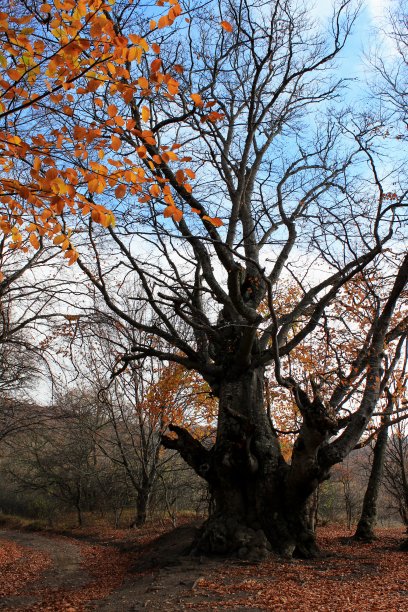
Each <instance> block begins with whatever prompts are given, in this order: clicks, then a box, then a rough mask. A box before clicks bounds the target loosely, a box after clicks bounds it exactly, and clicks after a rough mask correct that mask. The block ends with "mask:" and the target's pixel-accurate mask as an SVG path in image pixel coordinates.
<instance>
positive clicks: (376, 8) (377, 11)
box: [366, 0, 391, 21]
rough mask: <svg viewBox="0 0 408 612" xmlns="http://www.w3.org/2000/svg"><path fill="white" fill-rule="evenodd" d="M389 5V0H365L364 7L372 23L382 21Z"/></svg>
mask: <svg viewBox="0 0 408 612" xmlns="http://www.w3.org/2000/svg"><path fill="white" fill-rule="evenodd" d="M390 5H391V2H390V0H366V6H367V9H368V12H369V14H370V17H371V19H372V21H378V20H380V21H383V20H384V18H385V17H386V15H387V11H388V9H389V7H390Z"/></svg>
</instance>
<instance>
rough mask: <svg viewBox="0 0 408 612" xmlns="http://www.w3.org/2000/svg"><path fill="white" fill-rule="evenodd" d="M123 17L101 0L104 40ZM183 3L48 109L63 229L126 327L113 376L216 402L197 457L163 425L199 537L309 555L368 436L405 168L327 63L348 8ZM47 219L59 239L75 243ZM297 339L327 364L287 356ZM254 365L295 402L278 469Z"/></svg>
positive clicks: (127, 25)
mask: <svg viewBox="0 0 408 612" xmlns="http://www.w3.org/2000/svg"><path fill="white" fill-rule="evenodd" d="M141 9H142V5H141ZM138 10H139V9H138V7H137V5H124V6H123V7H122V8H121V9H117V10H116V8H115V9H113V10H112V11H109V12H106V13H104V19H105V20H108V21H109V23H110V24H112V27H113V28H114V31H115V33H116V35H117V37H118V40H121V41H125V42H126V41H128V38H127V36H128V35H129V32H132V31H134V30H137V31H139V32H140V31H141V26H140V24H141V22H142V17H143V13H141V12H140V10H139V12H138ZM184 10H185V11H186V12H187V13H188V17H187V19H186V21H183V20H182V21H180V22H179V26H178V29H174V27H173V29H171V30H167V29H164V30H163V29H162V28H160V27H159V29H157V28H156V25H155V24H152V25H151V33H150V35H149V36H150V38H149V45H150V48H151V49H152V50H154V53H155V59H153V61H152V62H151V59H152V58H150V57H149V56H148V55H144V56H143V58H142V59H141V61H140V62H139V63H138V62H133V61H130V60H129V59H128V60H126V61H125V66H124V69H123V70H120V77H119V79H116V81H115V84H114V87H112V84H111V82H110V80H109V78H107V79H102V80H101V81H100V82H99V84H98V87H97V91H94V92H93V91H92V88H91V89H90V88H89V87H88V86H87V85H86V83H85V87H84V88H83V89H84V92H83V94H82V91H83V90H82V89H81V78H80V76H78V80H77V83H76V84H77V86H78V87H79V89H77V95H76V97H75V95H73V94H72V99H73V101H74V103H75V104H73V106H74V108H75V110H74V112H73V113H65V114H64V115H58V113H54V115H53V116H52V129H53V130H54V133H57V132H58V130H59V131H61V132H62V133H63V134H66V135H67V134H68V135H70V134H72V140H71V141H69V139H65V141H64V142H65V144H64V146H63V147H62V146H61V147H59V148H57V149H56V150H55V155H56V158H57V159H58V164H56V165H55V168H58V171H57V170H56V171H57V174H58V173H60V175H61V177H62V179H63V180H65V181H71V183H72V182H73V180H72V177H74V181H76V183H75V190H76V197H77V198H78V200H79V202H80V207H82V213H84V214H86V213H87V212H89V211H92V215H91V218H90V219H89V217H88V218H85V221H86V219H89V222H87V224H86V225H82V226H81V216H80V218H79V220H78V228H77V229H78V230H79V229H81V228H82V229H81V231H82V232H84V228H85V227H86V231H87V233H88V234H87V235H88V240H87V242H88V246H87V248H86V249H84V248H81V247H78V252H79V253H81V255H80V257H79V259H78V265H79V267H80V269H81V270H82V271H83V272H84V274H85V275H86V276H87V278H88V279H89V281H90V282H91V283H92V284H93V286H94V287H95V288H96V289H97V290H98V291H99V292H100V293H101V295H102V296H103V298H104V300H105V303H106V305H107V306H108V307H109V309H110V310H111V311H112V312H113V313H114V314H115V316H117V317H119V318H121V319H122V320H123V321H125V322H126V323H127V324H128V325H130V326H132V327H134V328H135V329H136V330H138V331H140V332H143V333H141V334H140V335H139V336H138V337H136V341H135V342H134V343H132V344H131V345H129V347H128V349H127V350H126V351H124V353H123V355H122V362H121V365H120V366H119V367H118V370H120V369H122V368H123V367H125V366H126V365H127V364H129V363H130V362H133V361H138V360H143V359H145V358H146V357H153V358H157V359H160V360H164V361H166V360H167V361H173V362H176V363H179V364H181V365H183V366H185V367H186V368H188V369H191V370H195V371H197V372H198V373H200V374H201V375H202V377H203V378H204V379H205V380H206V381H207V383H208V384H209V386H210V388H211V393H212V394H213V396H215V397H216V398H218V415H217V431H216V440H215V443H214V445H213V446H212V447H211V448H208V447H207V446H204V445H202V444H201V442H200V441H199V440H197V439H195V438H194V437H193V436H192V435H191V433H189V432H188V431H187V430H185V429H183V428H181V427H179V426H170V430H171V431H172V432H173V434H172V435H171V436H170V435H167V436H164V437H163V439H162V442H163V444H164V446H166V447H167V448H171V449H176V450H178V451H179V452H180V454H181V456H182V457H183V458H184V459H185V460H186V461H187V463H188V464H189V465H190V466H191V467H193V468H194V470H195V471H196V472H197V473H198V474H199V475H200V476H202V477H203V478H204V479H205V480H206V481H207V482H208V485H209V487H210V490H211V494H212V497H213V504H212V508H213V510H212V513H211V515H210V517H209V519H208V521H207V522H206V523H205V525H204V526H203V529H202V530H201V533H200V535H199V537H198V539H197V542H196V547H197V549H198V550H202V551H205V552H218V553H229V552H236V551H237V552H238V553H239V554H240V555H242V556H246V555H249V556H252V555H253V556H262V555H263V554H265V553H266V551H267V549H270V548H272V549H274V550H276V551H278V552H280V553H282V554H286V555H292V554H301V555H305V556H311V555H314V554H316V553H317V547H316V544H315V536H314V533H313V530H312V529H311V528H310V526H309V524H308V520H307V516H308V512H307V510H308V503H309V500H310V497H311V495H312V494H313V492H314V490H315V489H316V487H317V486H318V484H319V483H320V482H321V481H323V480H324V479H326V478H328V477H329V474H330V469H331V467H332V466H333V465H334V464H336V463H338V462H341V461H342V460H343V459H344V458H345V457H346V456H347V455H348V453H350V451H351V450H352V449H353V448H354V447H355V445H356V444H357V443H358V441H359V440H360V438H361V436H362V435H363V433H364V431H365V429H366V427H367V425H368V423H369V421H370V418H371V415H372V414H373V412H374V410H375V407H376V404H377V401H378V399H379V397H380V394H381V378H382V361H383V357H384V347H385V346H387V345H389V346H390V347H392V346H393V343H395V342H397V341H398V339H399V337H400V336H401V334H403V333H405V331H406V325H407V318H406V315H404V311H403V309H402V305H401V303H402V298H403V297H404V291H405V288H406V284H407V279H408V256H406V255H404V253H402V249H401V246H400V243H399V242H398V241H399V240H401V239H402V238H404V235H403V229H402V227H403V226H402V220H403V216H402V215H403V206H404V202H405V201H406V187H404V176H403V175H402V174H401V172H399V171H398V169H397V170H396V171H395V172H393V171H392V166H391V163H390V161H389V160H387V163H386V164H384V170H382V169H381V168H382V167H381V162H382V159H383V157H381V156H380V155H379V147H381V146H383V147H384V146H385V147H387V140H386V138H385V137H386V128H385V126H384V121H383V119H382V118H381V117H375V115H374V113H364V114H362V115H361V116H359V115H358V113H356V112H354V113H347V112H340V111H339V109H338V107H337V96H338V95H339V92H340V91H341V87H342V86H343V85H344V84H343V83H342V81H341V79H340V78H335V76H334V75H333V73H332V68H333V61H334V60H336V58H337V57H338V56H339V54H340V52H341V50H342V49H343V47H344V45H345V43H346V40H347V38H348V35H349V33H350V29H351V27H352V25H353V22H354V20H355V17H356V14H355V12H354V11H353V8H352V3H351V2H350V1H349V0H342V1H341V2H340V3H339V4H338V5H337V7H336V8H335V9H334V10H333V17H332V19H331V21H330V23H329V25H328V27H325V28H321V29H319V26H318V25H317V24H316V23H313V21H312V20H311V18H310V14H311V11H310V8H309V7H308V6H305V5H304V4H303V3H302V2H296V1H294V0H277V1H274V2H267V3H265V2H262V1H259V0H253V1H251V2H247V1H242V2H240V1H239V0H226V1H224V2H219V3H212V4H209V5H206V6H205V7H196V8H195V7H193V6H191V7H190V8H189V6H188V5H186V6H185V7H184ZM104 24H105V25H104V27H107V25H106V23H105V21H104ZM109 28H110V26H109ZM109 28H108V30H109V32H112V29H111V28H110V29H109ZM122 55H123V54H122ZM121 57H122V56H121ZM112 70H113V69H111V68H109V69H108V72H109V71H111V72H112ZM114 70H116V68H115V67H114ZM108 72H107V74H108ZM164 75H165V76H164ZM85 76H86V75H85ZM105 76H106V75H105ZM164 79H166V80H165V81H164ZM118 81H119V83H118ZM164 82H165V83H166V84H167V89H166V88H163V83H164ZM135 84H137V85H135ZM130 90H131V91H132V95H131V96H129V95H127V94H126V92H128V91H130ZM74 93H75V92H74ZM78 94H80V95H79V96H78ZM50 121H51V120H50ZM78 138H79V139H80V138H83V140H84V143H83V146H82V147H78V145H77V142H78ZM85 141H86V142H87V145H86V146H85ZM49 147H50V154H51V153H52V147H51V145H49ZM108 147H110V149H111V151H110V157H109V158H108V159H107V161H104V162H103V163H102V161H101V160H103V158H104V148H108ZM388 149H389V153H390V154H391V153H392V152H393V151H392V147H388ZM385 153H386V152H384V155H385ZM47 159H49V158H47ZM47 163H49V161H47ZM187 164H188V165H187ZM37 166H38V164H37ZM60 168H65V169H66V170H64V171H63V172H62V171H61V170H59V169H60ZM35 172H37V174H40V175H41V172H42V170H41V168H38V169H35ZM54 174H55V171H54V172H53V173H52V175H54ZM58 184H59V183H58ZM58 189H59V188H58ZM70 189H71V188H70ZM60 191H61V194H60V195H61V197H62V198H63V199H64V198H65V199H66V198H67V197H69V193H68V192H65V188H61V190H60ZM107 208H109V209H113V211H114V214H115V217H116V228H114V227H113V226H112V223H111V216H110V213H109V214H108V215H107V214H106V210H107ZM104 211H105V212H104ZM57 212H58V210H57V211H56V212H55V213H53V214H57ZM63 222H64V223H65V224H66V223H67V222H68V223H69V222H70V223H72V224H74V220H73V219H69V218H67V217H65V218H64V219H63ZM98 222H99V223H102V225H105V226H108V227H107V230H103V228H101V226H100V225H98ZM75 223H76V222H75ZM61 227H62V226H61ZM64 227H67V226H66V225H65V226H64ZM64 232H65V234H64V235H65V238H64V239H63V240H64V241H65V242H62V246H63V248H64V249H65V250H67V249H68V250H69V251H70V252H73V248H72V245H71V241H74V236H75V234H68V232H67V230H64ZM107 234H108V235H109V239H108V238H107V237H106V235H107ZM82 235H83V236H84V235H85V234H84V233H83V234H82ZM58 240H59V239H58ZM69 258H70V260H71V261H73V259H74V257H73V255H72V256H71V255H70V256H69ZM75 258H76V255H75ZM131 276H136V278H137V284H138V286H139V288H138V291H137V293H136V294H134V295H133V294H132V291H133V289H132V287H134V283H133V282H129V278H130V277H131ZM293 284H295V286H296V291H290V290H289V289H290V287H291V286H292V285H293ZM353 287H356V296H355V297H356V300H358V288H359V287H360V288H361V287H363V288H364V290H363V297H361V299H362V300H364V299H365V298H364V295H370V296H372V297H373V300H374V302H375V308H374V310H373V311H372V313H371V316H370V317H367V316H365V315H362V321H361V325H360V326H359V331H358V332H356V327H355V321H354V319H353V317H354V316H355V315H354V309H351V313H349V310H348V309H347V307H344V308H343V304H344V300H345V298H344V296H345V295H346V294H347V293H350V290H352V289H353ZM350 288H351V289H350ZM129 298H130V299H133V300H134V303H135V307H134V308H133V309H132V311H129V309H128V308H127V307H126V304H127V303H128V300H129ZM142 312H143V313H148V314H144V315H143V316H139V315H141V313H142ZM138 338H139V339H140V341H139V339H138ZM339 338H340V339H341V342H339ZM313 343H317V344H316V346H318V347H319V354H322V359H325V358H327V364H330V369H329V370H328V371H327V372H325V371H324V370H322V368H321V367H320V366H319V367H318V368H317V369H316V371H315V372H313V371H312V372H311V371H310V368H309V369H306V368H305V369H304V370H302V369H301V368H299V367H296V368H294V367H293V355H294V354H297V355H298V354H299V352H301V351H302V350H304V351H310V348H311V346H313ZM333 364H334V365H333ZM267 369H270V370H271V372H272V376H273V378H274V385H275V386H276V387H280V388H282V389H283V390H284V391H285V392H286V393H287V394H290V395H291V397H292V398H293V401H294V403H295V404H296V407H297V410H298V411H299V415H300V417H299V418H300V427H299V431H298V432H297V433H296V434H295V435H296V439H295V443H294V446H293V452H292V456H291V458H290V460H288V459H287V458H285V456H284V454H283V452H282V447H281V434H280V433H279V431H278V430H277V429H276V427H275V425H274V422H273V411H274V408H275V407H274V406H273V404H272V405H271V402H269V410H268V409H267V405H266V402H265V401H264V398H265V383H264V381H265V372H266V370H267Z"/></svg>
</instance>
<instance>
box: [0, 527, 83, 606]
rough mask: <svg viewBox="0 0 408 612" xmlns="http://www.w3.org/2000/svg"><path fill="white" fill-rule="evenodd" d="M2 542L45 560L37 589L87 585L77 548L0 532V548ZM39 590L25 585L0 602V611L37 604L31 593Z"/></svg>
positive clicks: (36, 536) (63, 541) (53, 540)
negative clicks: (45, 563)
mask: <svg viewBox="0 0 408 612" xmlns="http://www.w3.org/2000/svg"><path fill="white" fill-rule="evenodd" d="M2 541H7V542H13V543H14V544H17V545H18V546H22V547H23V548H25V549H32V550H33V551H38V552H40V553H42V554H44V555H45V556H46V557H48V558H49V561H50V564H49V567H48V568H47V569H46V570H45V571H44V572H43V573H42V574H41V575H40V576H38V581H41V587H45V588H47V589H54V590H59V589H63V590H69V589H74V588H75V589H76V588H78V587H80V586H83V585H85V584H87V582H89V580H90V578H89V576H88V574H87V572H86V570H85V569H84V567H83V566H82V565H81V563H82V560H81V553H80V549H79V547H78V546H76V545H75V544H73V543H71V542H69V541H67V540H66V539H64V538H49V537H45V536H43V535H39V534H37V533H24V532H20V531H0V546H1V544H2ZM37 586H39V585H37V584H36V581H34V583H32V582H29V583H28V584H26V585H25V586H23V588H22V592H21V593H19V594H17V595H11V596H8V597H1V598H0V609H7V608H11V609H18V608H27V607H30V606H33V605H36V604H37V603H38V599H39V598H38V597H37V596H36V595H33V594H32V592H33V590H36V587H37Z"/></svg>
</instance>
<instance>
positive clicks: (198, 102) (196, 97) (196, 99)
mask: <svg viewBox="0 0 408 612" xmlns="http://www.w3.org/2000/svg"><path fill="white" fill-rule="evenodd" d="M190 98H191V99H192V101H193V102H194V104H195V105H196V106H203V105H204V102H203V101H202V99H201V96H200V94H194V93H193V94H191V95H190Z"/></svg>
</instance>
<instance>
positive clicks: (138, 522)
mask: <svg viewBox="0 0 408 612" xmlns="http://www.w3.org/2000/svg"><path fill="white" fill-rule="evenodd" d="M149 500H150V486H149V487H146V488H142V489H141V490H140V491H139V493H138V495H137V504H136V517H135V521H134V523H133V525H134V526H135V527H142V526H143V525H144V524H145V523H146V520H147V512H148V507H149Z"/></svg>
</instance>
